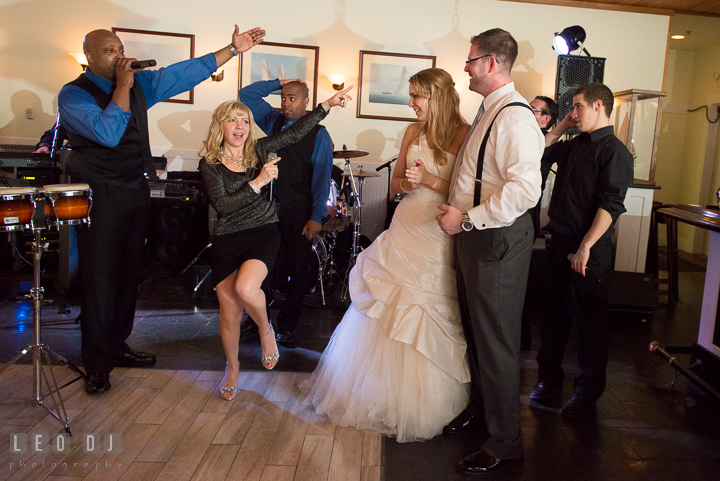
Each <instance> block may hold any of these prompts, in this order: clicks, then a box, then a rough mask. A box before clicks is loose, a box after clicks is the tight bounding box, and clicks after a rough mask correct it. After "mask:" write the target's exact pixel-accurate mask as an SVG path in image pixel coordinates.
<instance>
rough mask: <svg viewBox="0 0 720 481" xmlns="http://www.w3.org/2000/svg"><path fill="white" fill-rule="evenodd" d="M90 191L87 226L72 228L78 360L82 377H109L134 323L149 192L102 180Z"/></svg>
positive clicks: (147, 220) (141, 187)
mask: <svg viewBox="0 0 720 481" xmlns="http://www.w3.org/2000/svg"><path fill="white" fill-rule="evenodd" d="M88 184H89V185H90V188H91V189H92V202H93V203H92V208H91V210H90V220H91V224H90V226H89V227H86V226H82V227H80V228H79V229H77V236H78V257H79V261H80V275H81V285H82V297H81V311H82V322H81V331H82V362H83V366H84V367H85V371H86V372H87V373H94V372H105V373H109V372H110V371H112V369H113V367H115V361H116V359H117V358H118V357H120V356H121V355H122V354H124V353H125V352H126V351H127V350H128V349H129V348H128V346H127V344H126V343H125V340H126V339H127V338H128V337H129V336H130V333H131V332H132V328H133V321H134V319H135V303H136V301H137V292H138V283H139V280H140V272H141V269H142V261H143V254H144V250H145V238H146V237H147V234H148V229H149V226H150V190H149V188H148V185H147V183H145V182H143V183H142V185H141V186H140V188H139V189H131V188H128V187H120V186H116V185H111V184H105V183H102V182H93V181H90V182H88Z"/></svg>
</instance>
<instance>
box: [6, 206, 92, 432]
mask: <svg viewBox="0 0 720 481" xmlns="http://www.w3.org/2000/svg"><path fill="white" fill-rule="evenodd" d="M34 203H35V217H34V220H33V222H32V230H33V232H34V234H35V242H34V244H33V288H32V289H31V290H30V293H31V296H32V300H33V342H32V344H29V345H28V346H26V347H25V348H24V349H23V350H22V351H20V353H19V354H18V355H17V356H15V357H14V358H12V359H11V360H10V362H8V363H7V364H5V366H3V367H2V368H0V373H2V372H3V371H5V370H6V369H7V368H9V367H10V366H11V365H13V364H15V363H16V362H17V361H18V360H19V359H20V358H21V357H23V356H24V355H25V354H27V353H28V352H32V359H33V390H32V397H31V399H30V402H31V405H32V406H33V407H38V406H40V407H42V408H44V409H45V410H46V411H47V412H48V413H50V414H51V415H52V416H53V417H54V418H55V419H57V420H58V421H60V422H61V423H63V425H64V430H65V432H66V433H67V434H69V435H71V436H72V433H71V432H70V424H69V420H68V416H67V411H66V410H65V404H64V403H63V399H62V395H61V394H60V389H62V388H64V387H66V386H69V385H70V384H72V383H73V382H75V381H78V380H80V379H87V375H86V374H85V373H83V372H82V371H81V370H80V368H78V367H77V366H75V365H74V364H73V363H71V362H70V361H68V360H67V359H65V357H63V356H62V355H60V354H59V353H57V352H56V351H54V350H52V349H51V348H50V347H49V346H47V345H45V344H43V343H42V342H41V340H40V326H41V322H40V317H41V310H42V304H43V302H42V300H43V293H44V289H43V287H42V286H41V283H40V278H41V273H40V260H41V258H42V254H43V250H44V248H45V247H46V246H45V244H44V243H43V242H42V235H41V231H42V230H43V229H45V227H46V220H45V199H44V197H43V196H42V195H35V198H34ZM50 356H52V357H54V358H55V359H56V360H57V361H60V363H61V364H63V365H65V366H67V367H68V368H70V369H71V370H72V371H74V372H75V373H76V374H78V377H77V378H75V379H73V380H72V381H69V382H67V383H65V384H64V385H62V386H58V383H57V379H56V378H55V373H54V372H53V368H52V361H51V358H50ZM43 361H44V362H45V363H47V366H48V370H49V371H50V377H49V378H48V375H47V372H46V371H45V369H44V367H43ZM43 379H45V384H46V385H47V386H48V392H47V393H45V394H42V380H43ZM48 395H49V396H50V397H51V398H52V401H53V404H54V405H55V409H56V410H57V413H56V412H54V411H53V410H51V409H50V408H49V407H47V406H46V405H45V404H43V399H44V398H46V397H47V396H48ZM55 395H57V398H56V397H55ZM61 416H62V417H61Z"/></svg>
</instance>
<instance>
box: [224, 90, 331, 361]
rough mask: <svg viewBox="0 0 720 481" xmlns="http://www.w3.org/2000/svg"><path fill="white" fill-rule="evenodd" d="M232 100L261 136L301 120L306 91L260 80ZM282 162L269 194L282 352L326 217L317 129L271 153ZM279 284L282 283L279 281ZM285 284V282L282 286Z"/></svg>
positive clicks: (325, 143)
mask: <svg viewBox="0 0 720 481" xmlns="http://www.w3.org/2000/svg"><path fill="white" fill-rule="evenodd" d="M278 89H282V91H281V95H280V111H279V112H278V111H277V110H276V109H274V108H273V107H271V106H270V104H269V103H268V102H267V101H266V100H265V97H267V96H268V95H270V94H271V93H272V92H273V91H276V90H278ZM238 98H239V99H240V101H241V102H243V103H244V104H245V105H247V106H248V107H249V108H250V110H251V111H252V113H253V116H254V117H255V121H256V122H257V125H258V126H259V127H260V128H261V129H262V130H263V132H265V133H266V134H267V135H273V134H274V133H277V132H280V131H282V130H284V129H287V128H288V127H289V126H290V125H292V123H293V122H296V121H297V120H298V119H300V118H301V117H302V116H303V115H305V112H306V109H307V106H308V103H309V101H310V99H309V96H308V87H307V84H305V82H304V81H302V80H299V79H283V80H279V79H275V80H261V81H258V82H254V83H252V84H250V85H248V86H246V87H243V88H242V89H240V91H239V92H238ZM277 154H278V155H279V156H281V157H283V158H284V159H285V161H284V162H283V164H284V165H283V169H282V173H281V174H280V177H279V178H278V180H277V182H276V183H275V189H274V190H273V194H274V196H275V200H277V201H278V203H279V206H278V217H279V219H280V221H279V224H278V226H279V228H280V238H281V244H282V248H281V250H280V256H279V258H278V262H277V266H276V268H275V271H277V272H276V273H275V274H274V275H273V276H271V277H273V278H274V279H276V280H277V281H276V282H274V283H270V284H277V285H273V286H271V287H275V288H278V289H279V290H283V288H284V287H285V284H287V286H286V287H287V289H286V295H285V302H284V303H283V305H282V308H281V309H280V313H279V314H278V318H277V326H278V333H277V341H278V342H279V343H280V344H281V345H282V346H284V347H293V346H294V345H295V331H296V328H297V326H298V323H299V322H300V314H301V312H302V309H303V300H304V298H305V294H306V293H307V291H308V290H310V288H311V287H312V283H311V277H310V276H308V275H307V274H308V265H310V262H311V257H312V255H313V254H312V241H313V239H314V238H315V236H317V234H318V233H319V232H320V229H321V223H322V221H323V218H324V217H325V216H326V211H327V208H326V203H325V202H326V199H327V198H328V189H329V186H330V171H331V169H332V160H333V159H332V141H331V139H330V134H328V132H327V130H326V129H325V127H323V126H322V125H320V126H318V127H317V128H316V129H314V130H312V131H311V132H309V133H308V135H307V136H306V137H305V138H303V139H301V140H300V141H298V142H296V143H295V144H293V145H292V146H290V147H288V148H286V149H284V150H283V151H282V152H278V153H277ZM280 279H283V280H280ZM285 279H289V280H288V281H287V282H285V281H284V280H285Z"/></svg>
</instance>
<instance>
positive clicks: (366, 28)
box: [0, 0, 669, 230]
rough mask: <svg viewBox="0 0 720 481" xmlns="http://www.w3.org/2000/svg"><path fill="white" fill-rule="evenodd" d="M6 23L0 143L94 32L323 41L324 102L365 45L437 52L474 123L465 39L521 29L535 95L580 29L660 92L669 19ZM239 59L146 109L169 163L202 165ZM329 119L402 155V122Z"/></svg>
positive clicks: (340, 13)
mask: <svg viewBox="0 0 720 481" xmlns="http://www.w3.org/2000/svg"><path fill="white" fill-rule="evenodd" d="M0 19H2V20H0V22H2V23H1V24H0V143H13V142H14V143H27V144H30V143H35V142H36V141H37V139H38V138H39V136H40V135H41V134H42V132H43V131H44V130H46V129H47V128H49V127H50V126H51V125H52V123H53V116H54V111H55V107H56V103H57V92H58V91H59V90H60V88H61V87H62V85H64V84H65V83H66V82H68V81H70V80H72V79H74V78H75V77H76V76H77V75H79V73H80V68H79V66H78V64H77V63H76V62H75V60H74V59H72V58H71V57H70V56H69V55H68V52H75V51H80V50H81V49H82V47H81V42H82V37H83V35H84V34H85V33H87V32H88V31H90V30H93V29H96V28H108V29H109V28H111V27H113V26H116V27H124V28H136V29H145V30H156V31H167V32H178V33H190V34H194V35H196V39H195V40H196V44H195V53H196V56H200V55H202V54H204V53H207V52H210V51H213V50H216V49H218V48H220V47H223V46H225V45H227V44H228V43H229V42H230V35H231V33H232V28H233V23H234V22H236V23H238V25H239V26H240V28H241V29H243V30H245V29H248V28H251V27H254V26H262V27H263V28H265V29H266V30H267V31H268V36H267V37H266V40H267V41H273V42H282V43H295V44H306V45H317V46H319V47H320V55H319V58H320V62H319V76H318V86H319V88H318V97H319V100H323V99H325V98H327V97H329V96H330V95H331V94H332V93H333V92H332V89H331V86H330V82H329V81H328V79H327V77H326V75H327V74H329V73H334V72H341V73H344V74H346V75H348V76H349V77H351V78H349V79H348V81H347V82H346V85H349V84H350V83H352V84H355V85H357V71H358V60H359V59H358V55H359V54H358V51H359V50H379V51H386V52H399V53H410V54H431V55H436V56H437V66H438V67H441V68H445V69H446V70H448V71H449V72H450V73H451V74H452V75H453V76H454V78H455V79H456V83H457V84H458V85H459V88H460V94H461V99H462V112H463V115H464V116H465V117H466V119H469V120H472V118H473V117H474V112H475V111H476V109H477V107H478V105H479V104H480V101H481V99H480V97H479V96H478V95H476V94H474V93H472V92H469V91H468V90H467V85H468V82H467V76H466V74H465V73H464V72H463V66H464V60H465V59H466V58H467V53H468V50H469V43H468V39H469V37H470V36H472V35H474V34H477V33H480V32H482V31H484V30H487V29H489V28H493V27H501V28H504V29H506V30H508V31H510V32H511V33H512V34H513V35H514V36H515V38H516V40H517V41H518V43H519V45H520V54H519V56H518V60H517V62H516V65H515V68H514V73H513V76H514V79H515V81H516V85H517V88H518V90H519V91H520V92H521V93H523V94H524V95H525V96H526V97H529V98H532V97H534V96H535V95H538V94H544V95H550V96H552V95H554V91H555V72H556V68H557V55H556V53H555V52H554V51H553V50H552V49H551V47H550V45H551V39H552V35H553V33H554V32H556V31H560V30H562V29H563V28H564V27H566V26H570V25H576V24H579V25H582V26H583V27H584V28H585V30H586V31H587V37H588V38H587V41H586V47H587V49H588V50H589V51H590V52H591V53H592V55H594V56H597V57H607V59H608V60H607V64H606V72H605V83H606V84H607V85H608V86H609V87H610V88H611V89H612V90H613V91H619V90H625V89H629V88H641V89H650V90H661V88H662V79H663V69H664V62H665V50H666V43H667V40H666V39H667V31H668V21H669V17H666V16H661V15H648V14H638V13H625V12H613V11H607V10H586V9H580V8H570V7H554V6H548V5H533V4H524V3H515V2H502V1H493V0H458V1H455V0H394V1H392V2H390V1H387V0H347V1H346V2H342V1H335V0H310V1H306V2H297V1H289V0H276V1H274V2H262V1H257V2H250V1H245V2H237V1H230V0H209V1H206V2H197V1H191V0H174V1H172V2H170V1H166V0H162V1H161V0H156V1H153V2H150V1H147V0H66V1H54V2H48V1H46V0H25V1H9V0H0ZM128 53H131V52H128ZM237 66H238V62H237V60H231V61H230V62H229V63H228V64H226V65H225V66H224V67H222V69H223V70H224V71H225V79H224V81H223V82H220V83H212V82H209V81H208V82H204V83H203V84H201V85H199V86H198V87H197V88H196V89H195V104H194V105H185V104H170V103H162V104H159V105H157V106H155V107H154V108H152V109H151V110H150V113H149V123H150V140H151V145H152V147H153V151H154V153H155V154H156V155H159V154H163V153H164V154H166V155H167V156H168V158H169V160H170V164H169V165H170V168H171V169H173V170H191V169H194V168H195V166H196V161H197V157H196V156H195V152H196V151H197V150H198V149H199V147H200V145H201V142H202V140H203V138H204V136H205V133H206V129H207V125H208V124H209V120H210V113H211V112H212V110H213V109H214V108H215V106H217V105H218V104H219V103H220V102H222V101H224V100H227V99H231V98H234V97H236V95H237V92H236V89H237ZM26 108H33V109H34V111H35V120H27V119H25V118H24V116H25V109H26ZM334 110H336V109H334ZM324 123H325V124H326V126H327V128H328V130H329V131H330V134H331V136H332V138H333V141H334V142H335V145H336V146H337V147H340V146H341V145H342V144H347V146H348V148H351V149H354V148H357V149H363V150H367V151H369V152H370V156H368V157H366V158H364V159H362V161H363V163H365V164H371V163H379V162H382V161H385V160H388V159H391V158H393V157H394V156H395V155H397V152H398V150H399V146H400V140H401V138H402V135H403V132H404V129H405V127H406V126H407V123H405V122H397V121H385V120H369V119H357V118H356V117H355V105H352V106H351V107H350V108H348V109H346V110H344V111H333V113H332V114H331V116H330V117H329V118H328V119H327V120H326V121H325V122H324ZM364 224H365V223H364ZM368 229H371V230H376V228H375V227H373V226H371V225H368Z"/></svg>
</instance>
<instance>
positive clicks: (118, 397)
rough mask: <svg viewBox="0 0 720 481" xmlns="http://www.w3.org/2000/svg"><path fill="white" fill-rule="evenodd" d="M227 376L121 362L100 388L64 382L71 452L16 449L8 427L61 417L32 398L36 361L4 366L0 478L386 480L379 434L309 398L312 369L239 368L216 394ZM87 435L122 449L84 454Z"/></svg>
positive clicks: (52, 423)
mask: <svg viewBox="0 0 720 481" xmlns="http://www.w3.org/2000/svg"><path fill="white" fill-rule="evenodd" d="M55 372H56V373H57V374H60V378H65V379H68V380H69V379H71V378H72V376H71V374H72V373H71V372H70V371H69V370H68V369H66V368H64V367H60V368H56V369H55ZM222 376H223V373H222V372H215V371H171V370H152V369H124V368H122V369H115V370H114V371H113V372H112V374H111V382H112V389H111V390H110V391H109V392H107V393H105V394H102V395H99V396H89V395H87V394H86V393H85V391H84V389H83V384H82V382H76V383H74V384H72V385H70V386H69V387H67V388H65V389H63V390H62V394H63V397H64V399H65V407H66V409H67V412H68V416H69V419H70V427H71V430H72V433H73V436H72V438H71V444H72V446H73V450H72V452H71V453H70V454H65V455H61V454H54V453H53V452H52V450H50V452H49V453H47V454H34V455H32V454H29V452H28V454H25V455H19V454H13V453H11V452H10V439H11V434H12V433H49V434H50V435H52V433H56V432H60V428H61V425H60V424H59V423H58V422H57V421H56V420H54V419H53V418H51V417H50V416H49V415H48V414H47V412H46V411H45V410H44V409H42V408H33V407H31V406H29V403H28V400H29V399H30V396H31V391H32V366H29V365H23V366H18V365H15V366H11V367H10V368H9V369H7V370H6V371H5V372H3V373H2V374H0V481H4V480H6V479H9V480H20V479H27V480H33V481H35V480H43V479H47V480H54V481H70V480H80V479H84V480H102V481H113V480H132V481H145V480H172V481H181V480H204V479H207V480H223V479H227V480H259V481H271V480H278V481H285V480H287V481H291V480H296V481H299V480H358V481H366V480H367V481H370V480H380V477H381V467H380V463H381V444H382V438H381V436H380V435H379V434H377V433H370V432H361V431H358V430H357V429H354V428H335V427H333V426H332V424H331V423H330V422H329V421H328V420H327V419H324V418H323V417H321V416H319V415H317V414H314V413H313V412H312V410H311V409H310V408H308V407H306V406H303V405H302V400H303V398H304V396H303V394H302V393H301V392H300V389H299V387H298V386H299V385H300V384H301V383H302V382H303V381H305V380H307V379H308V377H309V374H298V373H286V372H274V371H268V372H242V373H241V375H240V380H239V381H238V386H240V387H241V388H242V391H241V392H240V393H239V394H238V396H237V398H236V399H235V400H234V401H232V402H227V401H224V400H222V399H220V397H219V384H220V381H221V380H222ZM61 384H62V381H61ZM83 433H100V434H105V433H120V434H122V451H121V452H120V453H119V454H114V455H111V454H107V453H101V454H84V453H83V450H82V446H81V442H82V434H83Z"/></svg>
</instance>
